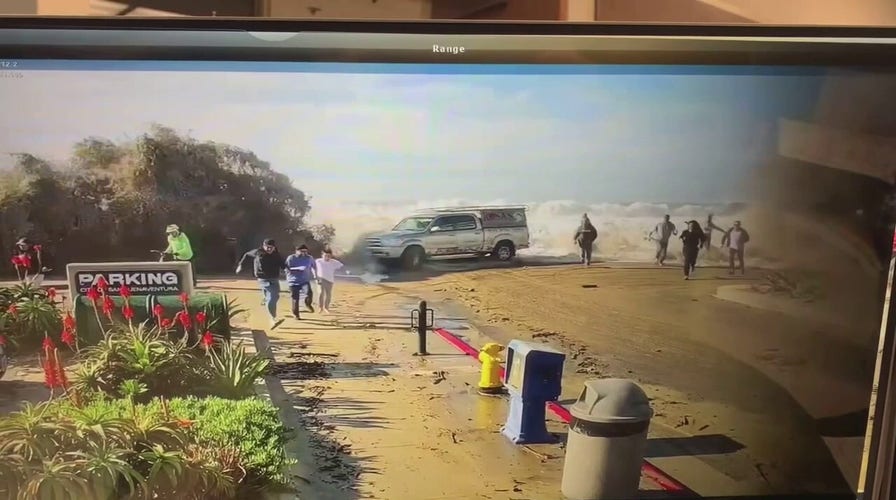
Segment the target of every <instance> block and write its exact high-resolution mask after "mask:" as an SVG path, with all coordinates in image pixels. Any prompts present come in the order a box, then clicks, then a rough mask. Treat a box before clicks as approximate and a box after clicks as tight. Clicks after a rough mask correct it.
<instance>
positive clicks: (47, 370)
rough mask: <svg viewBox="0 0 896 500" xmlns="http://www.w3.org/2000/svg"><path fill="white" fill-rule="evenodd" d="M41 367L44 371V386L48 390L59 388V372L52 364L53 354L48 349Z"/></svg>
mask: <svg viewBox="0 0 896 500" xmlns="http://www.w3.org/2000/svg"><path fill="white" fill-rule="evenodd" d="M42 361H43V362H42V363H41V365H42V366H43V369H44V385H46V386H47V387H48V388H49V389H55V388H56V387H58V386H59V370H57V369H56V364H55V363H54V362H53V353H52V351H50V350H49V349H48V350H47V355H46V358H45V359H44V360H42Z"/></svg>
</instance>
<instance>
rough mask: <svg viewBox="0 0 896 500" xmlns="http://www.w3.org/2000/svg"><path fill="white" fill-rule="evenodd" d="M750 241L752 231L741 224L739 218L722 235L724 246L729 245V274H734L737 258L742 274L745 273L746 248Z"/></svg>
mask: <svg viewBox="0 0 896 500" xmlns="http://www.w3.org/2000/svg"><path fill="white" fill-rule="evenodd" d="M749 242H750V233H748V232H747V230H746V229H744V228H743V227H742V226H741V224H740V221H739V220H736V221H734V227H732V228H731V229H729V230H728V231H727V232H726V233H725V236H723V237H722V246H723V247H726V246H727V247H728V274H734V269H735V260H736V261H737V264H740V274H741V276H743V274H744V273H745V269H744V249H745V247H746V245H747V243H749Z"/></svg>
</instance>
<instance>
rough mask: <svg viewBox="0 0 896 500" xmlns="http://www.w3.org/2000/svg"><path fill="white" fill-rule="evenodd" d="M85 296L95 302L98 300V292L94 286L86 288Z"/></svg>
mask: <svg viewBox="0 0 896 500" xmlns="http://www.w3.org/2000/svg"><path fill="white" fill-rule="evenodd" d="M87 298H88V299H90V300H92V301H94V302H96V301H98V300H100V292H99V290H97V288H96V287H95V286H92V287H90V288H88V289H87Z"/></svg>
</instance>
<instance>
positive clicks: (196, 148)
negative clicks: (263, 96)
mask: <svg viewBox="0 0 896 500" xmlns="http://www.w3.org/2000/svg"><path fill="white" fill-rule="evenodd" d="M15 160H16V163H15V166H14V168H12V169H11V170H8V171H4V172H0V244H2V245H4V247H5V248H9V247H10V246H11V245H12V244H13V243H14V241H15V239H16V238H18V237H21V236H29V237H32V238H33V239H35V240H38V241H41V242H43V243H44V244H45V247H46V248H47V249H48V251H49V253H50V255H52V256H55V261H56V263H55V264H56V267H60V266H61V265H63V264H65V263H67V262H74V261H82V262H84V261H86V262H90V261H100V260H103V261H105V260H135V259H146V258H147V257H148V256H149V255H148V251H149V250H150V249H152V248H160V247H162V246H164V244H165V241H164V234H163V233H164V228H165V226H166V225H168V224H178V225H180V226H181V227H182V228H183V229H184V231H185V232H186V233H187V234H188V235H189V236H190V239H191V240H192V242H193V246H194V248H195V250H196V252H197V267H198V268H199V270H200V271H204V272H219V271H227V270H230V269H232V267H233V263H234V260H235V258H236V257H237V255H238V254H239V253H240V252H242V251H244V250H245V249H247V248H249V247H252V246H255V245H257V244H258V243H259V242H260V241H261V239H262V238H265V237H271V238H277V239H279V240H280V241H284V242H294V243H298V242H305V243H311V244H316V245H317V246H321V245H323V244H327V243H329V240H331V239H332V236H333V231H332V228H330V229H329V230H322V229H320V228H318V229H316V230H312V228H308V227H306V225H305V219H306V217H307V215H308V213H309V211H310V209H311V206H310V203H309V199H308V197H307V196H306V195H305V193H303V192H302V191H301V190H300V189H298V188H296V187H294V186H293V185H292V182H291V180H290V179H289V177H287V176H286V175H283V174H281V173H279V172H276V171H275V170H274V169H273V168H272V167H271V165H270V164H269V163H268V162H266V161H264V160H262V159H260V158H258V156H257V155H255V153H253V152H252V151H248V150H245V149H242V148H239V147H236V146H233V145H228V144H220V143H215V142H201V141H197V140H195V139H193V138H191V137H188V136H185V135H182V134H179V133H177V132H176V131H175V130H173V129H171V128H168V127H164V126H161V125H153V126H152V127H150V129H149V130H148V131H147V132H146V133H144V134H143V135H141V136H140V137H138V138H137V139H135V140H133V141H130V142H122V143H114V142H112V141H109V140H106V139H102V138H96V137H89V138H86V139H84V140H82V141H81V142H79V143H77V144H76V145H75V146H74V147H73V149H72V154H71V157H70V159H69V161H68V162H67V164H66V165H64V166H54V165H51V164H49V163H48V162H46V161H43V160H41V159H40V158H36V157H34V156H32V155H29V154H20V155H16V158H15ZM316 237H318V238H325V239H327V240H328V241H326V242H318V240H317V239H315V238H316ZM6 271H7V274H11V273H12V270H11V269H9V268H8V267H7V269H6Z"/></svg>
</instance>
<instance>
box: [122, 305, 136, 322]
mask: <svg viewBox="0 0 896 500" xmlns="http://www.w3.org/2000/svg"><path fill="white" fill-rule="evenodd" d="M121 315H122V316H124V319H126V320H128V321H130V320H132V319H134V309H133V308H132V307H131V305H130V304H125V305H124V306H122V307H121Z"/></svg>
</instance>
